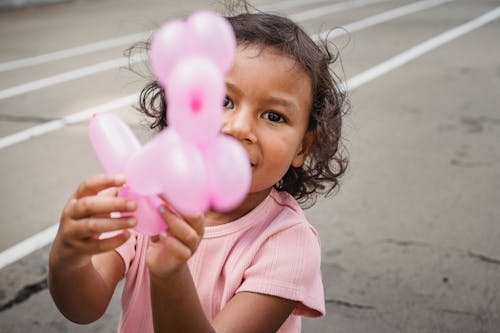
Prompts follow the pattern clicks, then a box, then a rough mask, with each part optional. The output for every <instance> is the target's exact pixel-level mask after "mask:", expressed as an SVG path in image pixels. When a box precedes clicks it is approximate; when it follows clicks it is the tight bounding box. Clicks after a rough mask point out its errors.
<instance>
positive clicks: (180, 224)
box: [146, 206, 205, 278]
mask: <svg viewBox="0 0 500 333" xmlns="http://www.w3.org/2000/svg"><path fill="white" fill-rule="evenodd" d="M160 214H161V216H162V217H163V220H164V221H165V223H166V224H167V227H168V235H167V233H165V232H163V233H162V234H160V235H159V236H153V237H151V244H150V246H149V249H148V253H147V257H146V262H147V265H148V268H149V272H150V274H152V275H153V276H154V277H157V278H165V277H168V276H170V275H171V274H174V273H176V272H178V271H179V270H180V268H182V267H183V266H184V265H185V264H186V262H187V261H188V259H189V258H191V256H192V255H193V254H194V253H195V251H196V249H197V248H198V245H199V244H200V241H201V239H202V238H203V233H204V231H205V224H204V222H205V218H204V216H203V215H199V216H196V217H180V216H178V215H176V214H174V213H172V212H170V211H169V210H168V208H166V207H165V206H161V207H160Z"/></svg>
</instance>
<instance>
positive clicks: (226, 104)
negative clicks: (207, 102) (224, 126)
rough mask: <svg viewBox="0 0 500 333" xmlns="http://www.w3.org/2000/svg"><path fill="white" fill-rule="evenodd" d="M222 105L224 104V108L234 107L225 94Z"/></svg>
mask: <svg viewBox="0 0 500 333" xmlns="http://www.w3.org/2000/svg"><path fill="white" fill-rule="evenodd" d="M223 106H224V108H225V109H232V108H234V103H233V101H232V100H231V98H229V97H228V96H226V97H224V104H223Z"/></svg>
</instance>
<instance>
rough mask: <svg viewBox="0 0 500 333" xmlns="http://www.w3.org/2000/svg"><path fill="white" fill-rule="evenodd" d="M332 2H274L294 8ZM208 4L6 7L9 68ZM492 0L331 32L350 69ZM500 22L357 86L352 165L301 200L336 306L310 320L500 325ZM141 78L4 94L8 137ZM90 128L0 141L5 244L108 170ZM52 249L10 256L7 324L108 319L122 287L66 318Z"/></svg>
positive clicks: (68, 64)
mask: <svg viewBox="0 0 500 333" xmlns="http://www.w3.org/2000/svg"><path fill="white" fill-rule="evenodd" d="M337 2H340V1H322V2H318V1H303V3H302V4H301V5H298V4H296V5H295V6H291V5H293V2H291V1H287V2H280V4H281V5H283V4H285V5H286V4H287V3H288V4H289V5H290V6H291V7H289V8H287V9H284V12H285V13H287V14H297V13H301V12H304V11H305V10H308V9H312V8H318V7H323V6H327V5H332V4H334V3H337ZM255 3H256V4H257V5H262V6H265V5H268V4H271V3H272V1H256V2H255ZM409 3H417V1H381V2H379V3H372V4H366V5H364V6H361V7H359V8H355V9H350V10H346V11H342V12H338V13H331V14H326V10H324V13H323V15H321V16H319V15H318V16H317V17H315V18H312V19H308V20H307V21H304V22H301V24H302V25H303V26H304V27H305V28H306V29H307V30H308V31H309V32H310V33H311V34H314V33H317V32H319V31H321V30H322V29H324V28H325V27H331V26H346V25H348V24H349V23H351V22H355V21H359V20H361V19H363V18H366V17H370V16H373V15H376V14H379V13H382V12H387V11H389V10H392V9H395V8H398V7H401V6H403V5H407V4H409ZM276 4H278V2H275V5H276ZM202 6H204V2H203V1H184V2H182V3H181V4H178V3H177V2H175V1H159V0H158V1H153V0H148V1H141V2H136V1H132V0H123V1H116V0H103V1H99V2H95V1H83V0H82V1H72V2H68V3H62V4H53V5H45V6H42V7H29V8H26V9H15V10H2V11H0V41H1V44H0V45H1V46H0V68H1V64H2V63H5V62H7V61H11V60H14V59H20V58H25V57H32V56H35V55H39V54H44V53H48V52H53V51H57V50H62V49H67V48H71V47H76V46H79V45H83V44H88V43H93V42H97V41H101V40H106V39H110V38H114V37H118V36H123V35H128V34H132V33H137V32H142V31H147V30H149V29H152V28H154V27H155V26H157V25H158V24H159V23H161V22H163V21H165V20H167V19H169V18H172V17H179V16H186V15H188V14H189V13H190V12H191V11H193V10H194V9H197V8H201V7H202ZM278 6H279V4H278ZM498 6H500V1H498V0H497V1H493V0H476V1H467V0H455V1H450V2H447V3H443V4H440V5H437V6H435V7H432V8H429V9H426V10H421V11H418V12H414V13H411V14H408V15H404V16H401V17H399V18H395V19H392V20H390V21H387V22H384V23H381V24H378V25H374V26H371V27H367V28H365V29H362V30H359V31H356V32H353V33H352V35H351V36H350V41H349V42H348V43H347V41H348V38H347V37H345V36H344V37H342V38H339V39H336V40H334V42H335V43H336V44H337V45H338V46H339V48H340V50H341V52H342V60H343V68H344V77H345V78H346V79H349V78H352V77H355V76H356V75H358V74H360V73H363V72H365V71H366V70H369V69H370V68H373V67H374V66H375V65H377V64H379V63H381V62H383V61H385V60H387V59H389V58H391V57H393V56H394V55H397V54H399V53H401V52H403V51H405V50H407V49H409V48H411V47H414V46H415V45H418V44H420V43H422V42H423V41H425V40H428V39H429V38H432V37H434V36H437V35H439V34H441V33H443V32H445V31H447V30H449V29H452V28H454V27H456V26H458V25H460V24H463V23H465V22H467V21H470V20H472V19H474V18H476V17H478V16H479V15H482V14H484V13H486V12H489V11H491V10H493V9H495V8H496V7H498ZM282 8H283V7H282ZM90 17H92V20H90ZM498 36H500V20H499V19H496V20H494V21H493V22H491V23H488V24H486V25H484V26H482V27H480V28H478V29H475V30H474V31H472V32H470V33H468V34H466V35H464V36H461V37H459V38H457V39H455V40H453V41H450V42H448V43H446V44H444V45H442V46H440V47H439V48H437V49H435V50H432V51H430V52H428V53H426V54H424V55H422V56H420V57H418V58H417V59H415V60H413V61H411V62H409V63H407V64H405V65H403V66H401V67H399V68H397V69H395V70H393V71H391V72H389V73H387V74H385V75H382V76H380V77H378V78H376V79H374V80H373V81H370V82H367V83H365V84H363V85H361V86H359V87H357V88H356V89H354V90H352V91H351V92H350V97H351V102H352V110H351V112H350V114H349V115H348V116H347V117H346V119H345V132H344V137H345V139H346V146H347V149H348V150H349V154H350V159H351V164H350V168H349V170H348V173H347V175H346V177H345V178H344V179H343V184H342V187H341V189H340V191H339V193H337V195H335V196H334V197H332V198H328V199H323V200H321V201H320V202H318V204H317V205H316V206H314V207H313V208H311V209H309V210H307V212H306V213H307V215H308V217H309V218H310V220H311V221H312V223H313V225H315V227H316V228H317V229H318V231H319V234H320V236H321V239H322V250H323V261H322V263H323V264H322V271H323V278H324V284H325V293H326V297H327V304H326V307H327V316H325V317H323V318H321V319H307V320H305V321H304V327H303V331H304V332H340V333H344V332H350V333H351V332H352V333H356V332H375V333H379V332H380V333H386V332H387V333H391V332H471V333H472V332H474V333H475V332H488V333H495V332H500V298H499V297H498V296H497V290H500V245H499V242H498V240H499V239H500V223H499V222H500V208H499V203H500V145H499V142H500V113H499V111H498V110H499V108H498V106H499V105H500V103H499V102H500V98H499V97H498V92H499V91H500V44H499V43H498ZM126 47H127V46H125V45H124V46H118V47H114V48H110V49H107V50H102V51H96V52H92V53H89V54H86V55H81V56H74V57H71V58H67V59H64V60H58V61H55V62H50V63H46V64H41V65H34V66H31V67H26V68H21V69H15V70H10V71H6V72H0V96H1V93H2V91H4V90H6V89H8V88H11V87H13V86H16V85H21V84H24V83H27V82H31V81H33V80H40V79H43V78H46V77H49V76H53V75H56V74H59V73H62V72H65V71H70V70H75V69H78V68H81V67H84V66H90V65H92V64H95V63H98V62H103V61H107V60H110V59H114V58H118V57H120V56H121V54H122V51H123V49H125V48H126ZM336 69H337V70H339V69H340V68H338V67H337V68H336ZM142 84H143V81H142V80H141V79H140V78H138V77H137V76H135V75H134V74H132V73H130V72H128V71H126V70H123V69H115V70H109V71H105V72H101V73H98V74H93V75H89V76H86V77H82V78H80V79H77V80H72V81H68V82H65V83H62V84H56V85H53V86H48V87H46V88H42V89H38V90H34V91H31V92H29V93H23V94H19V95H17V96H14V97H9V98H4V99H0V143H1V142H2V140H4V138H6V137H7V136H9V135H13V134H16V133H18V132H19V131H21V130H24V129H29V128H32V127H33V126H36V125H40V124H44V123H46V122H48V121H51V120H54V119H59V118H61V117H64V116H67V115H70V114H73V113H76V112H79V111H81V110H84V109H87V108H90V107H93V106H96V105H100V104H103V103H106V102H109V101H110V100H114V99H117V98H119V97H122V96H125V95H128V94H132V93H134V92H136V91H137V90H138V89H139V87H140V86H141V85H142ZM114 112H116V113H118V114H119V115H120V116H122V117H124V118H125V119H126V120H127V121H128V122H129V123H130V124H132V125H133V129H134V131H136V133H137V134H139V135H140V136H141V138H143V140H146V139H147V138H148V137H149V136H150V134H148V132H147V130H146V126H145V125H144V123H143V122H142V120H141V119H140V118H139V117H138V116H137V115H135V114H134V112H133V110H132V109H131V108H130V107H122V108H119V109H118V110H115V111H114ZM86 130H87V123H86V122H81V123H78V124H74V125H70V126H65V127H64V128H62V129H59V130H57V131H52V132H50V133H47V134H45V135H41V136H37V137H34V138H32V139H29V140H26V141H22V142H19V143H17V144H13V145H10V146H8V147H5V148H1V149H0V175H1V177H0V188H2V194H1V200H0V209H1V211H2V214H1V216H0V228H1V229H0V235H2V236H1V237H0V251H5V250H7V249H9V248H11V247H12V246H14V245H16V244H19V243H20V242H21V241H23V240H24V239H27V238H28V237H30V236H32V235H35V234H37V233H39V232H40V231H42V230H44V229H46V228H48V227H50V226H52V225H54V224H55V223H57V221H58V217H59V213H60V210H61V207H62V205H63V204H64V201H65V199H66V197H67V196H68V195H69V194H70V193H71V191H72V190H73V189H74V187H75V186H76V184H77V183H78V182H79V181H80V180H81V179H82V178H83V177H85V176H87V175H90V174H93V173H96V172H99V171H100V170H101V168H100V166H99V164H98V163H97V161H96V159H95V157H94V154H93V152H92V150H91V148H90V145H89V141H88V138H87V134H86ZM48 249H49V246H48V245H46V246H44V247H42V248H41V249H39V250H36V251H34V252H32V253H31V254H29V255H27V256H25V257H23V258H22V259H20V260H17V261H15V262H14V263H12V264H10V265H8V266H6V267H4V268H2V269H0V332H68V331H71V332H110V331H114V330H115V329H116V326H117V322H118V318H119V311H120V302H119V296H120V295H119V293H120V290H121V287H120V288H119V290H117V292H116V293H115V296H114V298H113V301H112V303H111V305H110V307H109V308H108V311H107V312H106V314H105V315H104V317H103V318H101V319H100V320H99V321H97V322H95V323H93V324H91V325H87V326H80V325H75V324H73V323H70V322H69V321H67V320H66V319H64V318H63V317H62V316H61V315H60V314H59V313H58V311H57V309H56V308H55V306H54V305H53V303H52V301H51V299H50V297H49V294H48V291H47V289H46V285H45V283H44V279H45V276H46V273H47V268H46V261H47V256H48Z"/></svg>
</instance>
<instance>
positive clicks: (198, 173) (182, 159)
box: [158, 128, 208, 216]
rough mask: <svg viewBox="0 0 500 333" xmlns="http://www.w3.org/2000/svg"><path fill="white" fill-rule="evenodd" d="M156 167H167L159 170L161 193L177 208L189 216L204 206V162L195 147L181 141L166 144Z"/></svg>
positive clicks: (200, 211)
mask: <svg viewBox="0 0 500 333" xmlns="http://www.w3.org/2000/svg"><path fill="white" fill-rule="evenodd" d="M171 130H173V129H170V128H167V129H165V131H171ZM158 167H159V168H160V170H168V172H161V174H160V179H161V182H162V185H163V194H164V195H165V197H166V198H167V201H168V202H169V203H170V204H172V205H173V207H174V208H175V209H176V210H177V211H178V212H180V213H181V214H183V215H189V216H193V215H197V214H200V213H202V212H203V211H205V210H207V209H208V199H207V194H206V193H207V178H206V171H205V165H204V162H203V157H202V155H201V152H200V151H199V150H198V149H196V147H194V146H193V145H190V144H188V143H185V142H179V143H178V144H177V145H174V146H170V147H168V152H166V153H165V154H163V157H162V160H161V164H160V165H158Z"/></svg>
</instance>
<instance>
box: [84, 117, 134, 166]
mask: <svg viewBox="0 0 500 333" xmlns="http://www.w3.org/2000/svg"><path fill="white" fill-rule="evenodd" d="M89 136H90V142H91V144H92V147H93V148H94V150H95V152H96V155H97V158H98V159H99V161H100V162H101V164H102V166H103V167H104V169H105V170H106V171H107V172H109V173H122V172H124V170H125V165H126V164H127V162H128V160H129V159H130V157H131V156H132V155H134V154H135V153H136V152H137V151H139V150H140V149H141V144H140V142H139V140H138V139H137V137H136V136H135V135H134V133H133V132H132V130H131V129H130V128H129V127H128V126H127V124H125V122H123V120H121V119H120V118H119V117H118V116H116V115H114V114H112V113H96V114H94V115H93V116H92V119H91V120H90V125H89Z"/></svg>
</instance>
